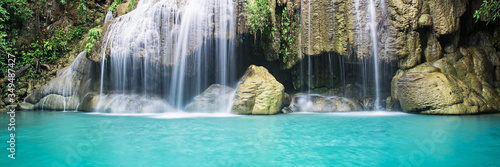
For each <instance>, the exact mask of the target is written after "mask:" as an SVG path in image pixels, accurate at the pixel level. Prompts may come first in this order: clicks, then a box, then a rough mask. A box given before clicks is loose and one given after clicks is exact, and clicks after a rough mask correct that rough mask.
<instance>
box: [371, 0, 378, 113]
mask: <svg viewBox="0 0 500 167" xmlns="http://www.w3.org/2000/svg"><path fill="white" fill-rule="evenodd" d="M369 11H370V12H369V13H370V34H371V37H372V48H373V53H372V54H373V68H374V75H375V110H378V109H379V106H380V95H379V93H380V86H379V73H378V70H379V69H378V61H379V58H378V39H377V21H376V19H377V12H376V10H375V3H374V0H370V5H369Z"/></svg>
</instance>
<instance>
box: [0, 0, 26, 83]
mask: <svg viewBox="0 0 500 167" xmlns="http://www.w3.org/2000/svg"><path fill="white" fill-rule="evenodd" d="M32 15H33V11H32V10H31V9H30V8H29V7H28V4H27V1H26V0H1V1H0V52H1V53H0V54H1V55H5V54H6V53H12V52H13V51H14V44H15V43H16V39H17V36H18V33H19V31H20V29H21V27H22V26H23V25H25V24H26V21H25V20H26V19H27V18H29V17H31V16H32ZM6 61H7V60H6V57H5V56H1V57H0V71H1V74H5V73H6V71H7V66H6V63H7V62H6Z"/></svg>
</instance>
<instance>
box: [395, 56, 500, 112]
mask: <svg viewBox="0 0 500 167" xmlns="http://www.w3.org/2000/svg"><path fill="white" fill-rule="evenodd" d="M459 50H460V52H458V53H456V54H453V55H447V56H446V57H445V58H442V59H439V60H437V61H434V62H429V63H425V64H421V65H418V66H417V67H414V68H412V69H410V70H407V71H403V70H400V71H399V72H398V74H397V75H396V76H395V77H394V79H393V81H392V97H393V98H395V99H397V100H399V103H400V104H401V107H402V109H403V111H405V112H410V113H421V114H478V113H488V112H495V111H499V110H500V96H499V95H498V92H497V91H495V90H494V88H493V87H492V85H491V84H492V83H493V80H494V78H495V77H494V76H493V75H494V74H493V72H494V68H493V64H492V62H491V61H490V60H493V59H496V58H498V56H497V55H496V54H495V52H494V49H492V48H490V47H486V46H484V47H461V48H460V49H459Z"/></svg>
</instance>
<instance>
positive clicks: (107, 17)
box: [104, 11, 113, 23]
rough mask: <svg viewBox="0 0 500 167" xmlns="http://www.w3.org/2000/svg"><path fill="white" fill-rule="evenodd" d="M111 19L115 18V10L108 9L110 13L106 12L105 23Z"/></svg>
mask: <svg viewBox="0 0 500 167" xmlns="http://www.w3.org/2000/svg"><path fill="white" fill-rule="evenodd" d="M110 20H113V12H112V11H108V13H107V14H106V18H105V19H104V23H106V22H108V21H110Z"/></svg>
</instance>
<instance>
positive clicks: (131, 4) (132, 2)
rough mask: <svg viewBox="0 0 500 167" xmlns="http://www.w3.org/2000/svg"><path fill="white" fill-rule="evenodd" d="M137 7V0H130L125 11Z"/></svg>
mask: <svg viewBox="0 0 500 167" xmlns="http://www.w3.org/2000/svg"><path fill="white" fill-rule="evenodd" d="M136 7H137V0H130V2H129V3H128V6H127V13H128V12H130V11H132V10H134V9H135V8H136Z"/></svg>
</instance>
